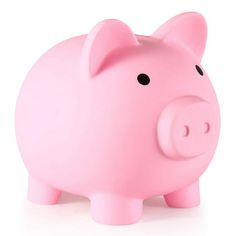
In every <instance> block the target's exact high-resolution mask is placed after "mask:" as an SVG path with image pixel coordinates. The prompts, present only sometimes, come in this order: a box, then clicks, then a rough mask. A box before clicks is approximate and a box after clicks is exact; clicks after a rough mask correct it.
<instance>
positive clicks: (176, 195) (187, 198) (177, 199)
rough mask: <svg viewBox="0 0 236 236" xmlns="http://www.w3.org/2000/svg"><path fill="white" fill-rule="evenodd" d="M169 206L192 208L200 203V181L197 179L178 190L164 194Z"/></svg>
mask: <svg viewBox="0 0 236 236" xmlns="http://www.w3.org/2000/svg"><path fill="white" fill-rule="evenodd" d="M164 198H165V201H166V203H167V205H168V206H170V207H175V208H190V207H196V206H198V205H199V204H200V191H199V181H196V182H194V183H192V184H190V185H188V186H186V187H184V188H182V189H180V190H178V191H175V192H173V193H169V194H166V195H164Z"/></svg>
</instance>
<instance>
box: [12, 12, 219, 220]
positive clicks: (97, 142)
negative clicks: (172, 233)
mask: <svg viewBox="0 0 236 236" xmlns="http://www.w3.org/2000/svg"><path fill="white" fill-rule="evenodd" d="M206 31H207V30H206V23H205V20H204V18H203V17H202V16H201V15H200V14H198V13H193V12H190V13H184V14H181V15H178V16H176V17H174V18H172V19H171V20H169V21H168V22H167V23H165V24H164V25H163V26H161V27H160V28H159V29H158V30H157V31H156V32H155V33H154V34H153V35H152V36H141V35H135V34H134V33H132V31H131V30H130V28H129V27H128V26H127V25H126V24H124V23H122V22H120V21H118V20H105V21H103V22H100V23H98V24H97V25H96V26H95V27H94V28H93V29H92V30H91V32H90V33H89V34H88V35H82V36H77V37H74V38H71V39H68V40H66V41H63V42H62V43H59V44H58V45H56V46H55V47H53V48H51V49H50V50H49V51H48V52H46V53H45V54H44V55H43V56H42V57H41V58H40V59H39V60H38V61H37V63H36V64H35V65H34V66H33V68H32V69H31V71H30V73H29V74H28V76H27V78H26V80H25V82H24V84H23V86H22V89H21V92H20V95H19V99H18V102H17V107H16V135H17V140H18V144H19V148H20V152H21V155H22V157H23V160H24V163H25V165H26V167H27V169H28V171H29V190H28V199H29V200H30V201H32V202H35V203H39V204H54V203H57V201H58V199H59V196H60V193H61V191H66V192H70V193H73V194H76V195H81V196H85V197H88V198H89V199H90V201H91V215H92V217H93V219H94V220H95V221H97V222H99V223H104V224H113V225H117V224H131V223H134V222H136V221H137V220H138V219H139V218H140V216H141V214H142V207H143V200H144V199H146V198H150V197H153V196H156V195H163V196H164V198H165V200H166V202H167V204H168V205H169V206H170V207H180V208H186V207H195V206H197V205H199V203H200V196H199V177H200V176H201V175H202V173H203V172H204V171H205V169H206V168H207V166H208V165H209V163H210V161H211V159H212V157H213V155H214V152H215V149H216V145H217V141H218V137H219V129H220V115H219V106H218V102H217V98H216V95H215V92H214V89H213V87H212V85H211V82H210V80H209V78H208V76H207V74H206V72H205V71H204V70H203V68H202V66H201V65H200V61H201V57H202V55H203V51H204V47H205V42H206Z"/></svg>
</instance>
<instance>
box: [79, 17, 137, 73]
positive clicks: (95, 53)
mask: <svg viewBox="0 0 236 236" xmlns="http://www.w3.org/2000/svg"><path fill="white" fill-rule="evenodd" d="M132 45H138V41H137V39H136V37H135V35H134V34H133V33H132V31H131V30H130V29H129V27H128V26H127V25H126V24H124V23H122V22H121V21H118V20H105V21H102V22H100V23H98V24H97V25H96V26H95V27H94V28H93V29H92V30H91V32H90V33H89V34H88V36H87V38H86V40H85V43H84V46H83V49H82V50H83V51H82V53H83V54H82V60H83V62H82V63H83V67H84V66H85V69H86V70H87V71H88V72H89V74H90V77H93V76H94V75H96V74H97V73H98V72H99V70H100V69H101V66H102V64H103V63H104V60H105V59H106V57H107V56H108V54H110V53H111V52H112V51H114V50H115V49H118V48H124V47H129V46H132Z"/></svg>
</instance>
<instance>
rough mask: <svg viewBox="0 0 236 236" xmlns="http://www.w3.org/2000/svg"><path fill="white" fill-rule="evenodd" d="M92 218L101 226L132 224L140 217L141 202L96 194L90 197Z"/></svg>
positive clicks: (105, 194) (134, 199) (117, 196)
mask: <svg viewBox="0 0 236 236" xmlns="http://www.w3.org/2000/svg"><path fill="white" fill-rule="evenodd" d="M90 200H91V208H90V209H91V215H92V218H93V219H94V220H95V221H96V222H98V223H102V224H109V225H124V224H132V223H135V222H136V221H138V219H139V218H140V217H141V214H142V209H143V200H141V199H136V198H129V197H124V196H119V195H116V194H107V193H96V194H93V195H92V196H90Z"/></svg>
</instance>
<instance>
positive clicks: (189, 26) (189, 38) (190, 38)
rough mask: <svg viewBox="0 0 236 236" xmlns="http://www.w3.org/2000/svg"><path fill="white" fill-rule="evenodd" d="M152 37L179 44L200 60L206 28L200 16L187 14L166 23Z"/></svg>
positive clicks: (204, 42)
mask: <svg viewBox="0 0 236 236" xmlns="http://www.w3.org/2000/svg"><path fill="white" fill-rule="evenodd" d="M153 36H154V37H156V38H160V39H163V40H165V41H172V42H175V43H178V44H181V45H182V46H184V47H186V48H188V49H189V50H190V51H191V52H192V53H193V54H194V55H195V56H196V57H197V58H198V59H199V60H201V58H202V55H203V52H204V49H205V44H206V38H207V26H206V22H205V19H204V17H203V16H202V15H200V14H199V13H195V12H187V13H183V14H180V15H177V16H175V17H173V18H172V19H170V20H169V21H167V22H166V23H165V24H163V25H162V26H161V27H160V28H159V29H158V30H157V31H156V32H155V33H154V34H153Z"/></svg>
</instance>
